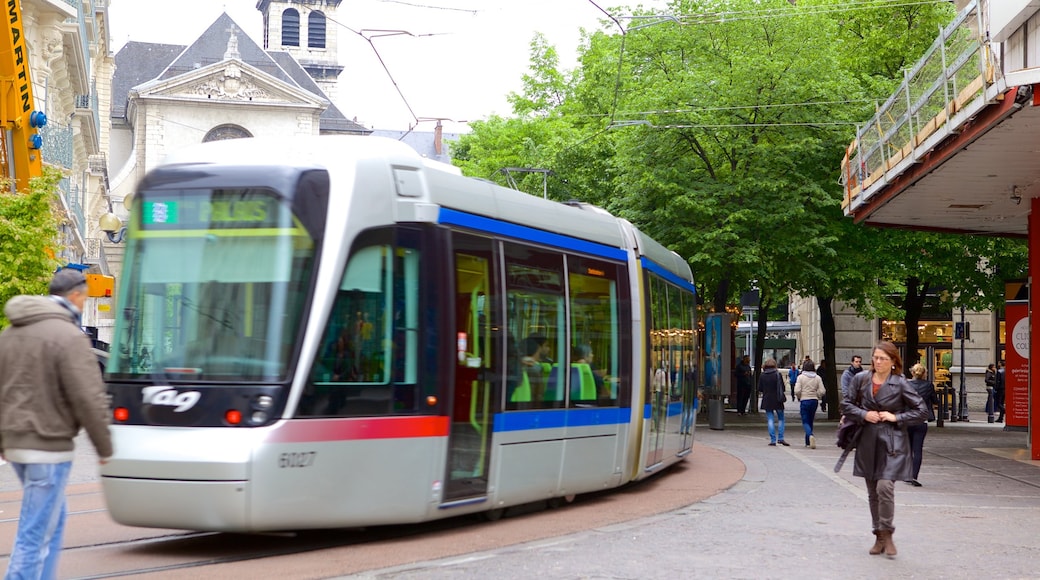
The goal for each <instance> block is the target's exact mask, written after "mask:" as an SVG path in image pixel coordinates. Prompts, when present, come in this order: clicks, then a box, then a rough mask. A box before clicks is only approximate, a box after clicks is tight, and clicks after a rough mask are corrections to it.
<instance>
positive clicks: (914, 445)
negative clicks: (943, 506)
mask: <svg viewBox="0 0 1040 580" xmlns="http://www.w3.org/2000/svg"><path fill="white" fill-rule="evenodd" d="M927 374H928V369H926V368H924V365H922V364H921V363H917V364H915V365H914V366H912V367H910V376H911V377H913V378H911V379H910V385H911V386H912V387H913V388H914V390H915V391H917V394H918V395H921V399H923V400H924V407H925V409H926V410H927V411H928V419H927V420H926V421H925V422H924V423H920V424H918V425H910V426H909V427H907V428H906V433H907V435H909V436H910V455H911V456H912V457H913V475H914V476H913V477H911V478H910V479H908V480H906V482H907V483H909V484H910V485H912V486H914V487H921V482H920V481H918V480H917V477H918V476H919V475H920V473H921V460H922V459H923V453H924V438H925V437H927V436H928V423H929V422H930V421H935V411H934V409H935V406H936V405H938V404H939V397H938V396H937V395H936V394H935V385H934V384H932V381H929V380H928V377H927V376H926V375H927Z"/></svg>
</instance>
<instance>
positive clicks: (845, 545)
mask: <svg viewBox="0 0 1040 580" xmlns="http://www.w3.org/2000/svg"><path fill="white" fill-rule="evenodd" d="M705 420H706V417H703V418H700V419H699V422H698V426H697V429H696V432H695V439H696V442H697V444H698V446H699V445H705V446H708V447H712V448H714V449H717V450H721V451H723V452H725V453H726V454H729V455H731V456H733V457H736V458H738V459H739V460H740V461H741V462H743V464H744V465H745V467H746V472H745V474H744V477H743V478H742V479H740V480H739V481H737V482H736V483H735V484H734V485H732V487H730V488H729V489H727V490H726V491H724V492H722V493H720V494H718V495H716V496H714V497H711V498H709V499H707V500H705V501H701V502H698V503H695V504H693V505H690V506H687V507H685V508H681V509H679V510H676V511H673V512H670V513H666V514H663V515H659V516H654V517H649V518H644V519H640V520H635V521H629V522H626V523H623V524H618V525H612V526H606V527H601V528H597V529H590V530H587V531H584V532H580V533H577V534H572V535H568V536H563V537H557V538H553V539H550V540H544V541H538V542H531V543H528V544H521V545H516V546H511V547H507V548H502V549H498V550H492V551H488V552H481V553H473V554H468V555H466V556H463V557H458V558H451V559H446V560H443V561H434V562H426V563H423V564H422V565H418V566H416V565H412V566H406V567H401V568H394V569H385V570H381V571H372V572H369V573H365V574H362V575H358V576H354V577H356V578H395V579H396V578H423V579H429V578H444V579H449V578H451V579H455V578H476V577H495V578H500V579H503V580H509V579H515V580H521V579H524V580H526V579H529V578H533V577H537V578H539V579H540V580H550V579H568V580H569V579H574V578H590V579H599V578H604V579H606V578H640V579H643V578H661V579H668V580H676V579H679V578H694V577H696V578H748V579H752V578H755V579H758V578H778V579H802V578H835V579H841V580H850V579H858V578H877V577H879V576H884V577H893V578H897V577H898V578H977V577H987V578H1036V577H1040V558H1038V557H1037V554H1038V553H1040V534H1037V530H1036V527H1037V522H1038V521H1040V462H1033V461H1029V460H1028V453H1027V452H1026V440H1027V435H1026V433H1024V432H1005V431H1003V430H1002V428H1001V427H1002V425H1000V424H995V423H986V422H984V421H983V422H967V423H962V422H958V423H950V422H947V423H946V426H945V427H944V428H941V429H939V428H936V427H935V426H934V424H933V425H932V426H931V427H930V428H929V431H928V437H927V439H926V441H925V456H924V465H923V467H922V469H921V475H920V477H919V479H920V481H921V482H922V483H923V484H924V487H920V488H914V487H911V486H909V485H906V484H903V483H899V484H897V487H896V520H895V521H896V528H897V530H896V533H895V537H894V539H895V542H896V545H897V546H898V548H899V556H898V557H897V558H895V559H894V560H889V559H887V558H885V557H883V556H870V555H868V554H867V550H868V548H869V547H870V546H871V544H872V543H873V540H874V536H873V535H871V531H870V515H869V511H868V508H867V503H866V492H865V490H864V485H863V480H862V479H861V478H858V477H854V476H853V475H852V460H851V459H850V460H849V461H848V462H847V463H846V464H845V467H844V468H843V470H842V471H841V472H840V473H837V474H836V473H834V471H833V467H834V463H835V461H836V460H837V458H838V456H839V454H840V450H839V449H838V448H837V447H835V446H834V444H833V441H834V430H835V427H836V423H835V422H833V421H830V422H828V421H824V420H823V414H822V413H821V414H820V415H818V418H817V428H816V436H817V440H818V445H819V447H818V448H817V449H808V448H805V447H803V432H802V428H801V421H800V419H799V418H798V415H797V412H796V411H793V412H792V410H788V412H787V413H786V420H787V431H788V433H787V435H786V437H785V438H786V439H787V441H788V442H790V443H791V444H792V446H791V447H769V446H768V445H767V443H768V442H769V437H768V435H767V434H766V427H765V419H764V416H763V415H761V414H759V415H749V416H747V417H740V418H737V417H736V414H735V413H726V418H725V428H724V429H723V430H711V429H708V428H707V425H705V424H703V423H702V422H701V421H705ZM701 456H702V457H710V456H711V454H706V453H705V454H702V455H701ZM715 456H719V454H715ZM723 457H724V456H723ZM687 461H688V462H689V464H690V466H691V467H692V468H693V469H695V470H699V471H700V472H701V473H703V477H705V478H712V477H714V476H715V475H714V473H713V470H712V465H711V463H710V461H703V460H701V459H699V458H698V455H697V450H696V449H695V450H694V454H693V455H692V456H691V457H690V458H688V460H687ZM664 475H665V477H667V475H668V474H664Z"/></svg>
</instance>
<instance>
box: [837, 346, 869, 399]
mask: <svg viewBox="0 0 1040 580" xmlns="http://www.w3.org/2000/svg"><path fill="white" fill-rule="evenodd" d="M861 372H863V357H861V356H859V355H858V354H857V355H853V356H852V362H851V363H850V364H849V366H848V367H846V368H845V372H843V373H841V393H840V394H841V398H843V399H844V398H845V397H846V396H847V395H848V393H849V383H851V382H852V377H854V376H856V375H858V374H859V373H861Z"/></svg>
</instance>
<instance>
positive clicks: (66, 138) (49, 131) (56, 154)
mask: <svg viewBox="0 0 1040 580" xmlns="http://www.w3.org/2000/svg"><path fill="white" fill-rule="evenodd" d="M40 137H42V138H43V149H42V150H41V151H42V153H43V162H44V163H47V164H48V165H54V166H57V167H62V168H64V169H72V149H73V148H72V127H70V126H68V125H62V124H60V123H55V122H53V121H51V122H49V123H47V125H45V126H44V127H43V128H41V129H40Z"/></svg>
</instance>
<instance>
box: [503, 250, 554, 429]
mask: <svg viewBox="0 0 1040 580" xmlns="http://www.w3.org/2000/svg"><path fill="white" fill-rule="evenodd" d="M504 248H505V259H506V308H507V312H506V320H507V323H506V324H507V328H508V334H507V336H508V338H509V340H510V341H511V344H510V345H509V348H510V349H513V350H514V351H516V357H517V358H518V359H519V361H520V364H519V365H516V368H515V370H514V372H515V374H516V376H513V377H509V380H507V381H506V385H507V389H506V393H505V399H506V400H505V408H506V409H508V410H522V409H551V408H556V407H562V406H563V401H564V398H563V396H562V395H563V389H562V385H563V384H564V378H563V377H564V374H563V373H564V370H565V369H561V368H560V365H559V364H558V363H559V362H561V361H565V360H566V356H565V355H566V353H565V352H563V350H562V349H563V346H564V342H563V341H564V336H563V331H564V330H565V329H566V322H565V315H566V313H565V311H564V275H563V255H562V254H558V253H554V252H549V251H545V250H540V249H538V248H533V247H530V246H524V245H521V244H513V243H505V244H504ZM550 386H552V387H553V388H551V389H550V388H549V387H550ZM557 386H560V388H556V387H557Z"/></svg>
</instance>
